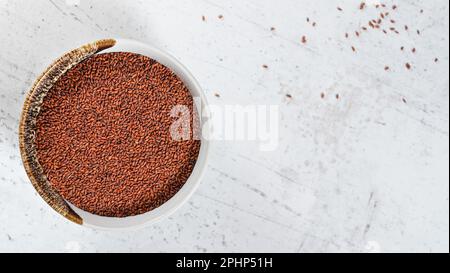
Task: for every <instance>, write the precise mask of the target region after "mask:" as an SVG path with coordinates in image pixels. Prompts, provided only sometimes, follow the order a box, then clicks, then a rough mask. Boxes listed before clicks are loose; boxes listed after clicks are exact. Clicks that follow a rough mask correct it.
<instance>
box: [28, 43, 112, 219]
mask: <svg viewBox="0 0 450 273" xmlns="http://www.w3.org/2000/svg"><path fill="white" fill-rule="evenodd" d="M115 44H116V41H115V40H113V39H106V40H99V41H95V42H93V43H90V44H87V45H84V46H82V47H80V48H77V49H74V50H72V51H70V52H68V53H66V54H64V55H63V56H61V57H60V58H59V59H57V60H56V61H55V62H53V64H52V65H50V66H49V67H48V68H47V69H46V70H45V71H44V73H42V75H41V76H40V77H39V78H38V79H37V80H36V81H35V82H34V84H33V87H32V88H31V90H30V91H29V92H28V94H27V97H26V100H25V102H24V105H23V109H22V116H21V120H20V125H19V144H20V154H21V156H22V161H23V165H24V167H25V170H26V172H27V174H28V177H29V178H30V181H31V183H32V184H33V186H34V188H35V189H36V191H37V192H38V193H39V194H40V195H41V196H42V198H43V199H44V200H45V201H46V202H47V203H48V204H49V205H50V206H51V207H52V208H53V209H54V210H56V211H57V212H58V213H60V214H61V215H62V216H64V217H66V218H67V219H69V220H70V221H73V222H75V223H77V224H80V225H81V224H83V219H82V218H81V217H80V216H79V215H78V214H77V213H75V212H74V211H73V210H72V209H71V208H70V206H69V205H68V204H67V202H66V201H65V200H64V198H62V197H61V195H60V194H59V193H58V192H57V191H56V190H54V189H53V187H52V185H51V184H50V182H49V181H48V179H47V177H46V176H45V173H44V170H43V169H42V166H41V165H40V164H39V161H38V158H37V152H36V146H35V138H36V119H37V117H38V115H39V111H40V109H41V105H42V102H43V100H44V98H45V96H46V95H47V93H48V92H49V90H50V89H51V88H52V87H53V85H54V84H55V83H56V82H57V81H58V79H59V78H60V77H61V76H62V75H64V73H66V72H67V71H68V70H69V69H71V68H72V67H74V66H75V65H77V64H78V63H80V62H82V61H83V60H85V59H87V58H89V57H91V56H93V55H94V54H96V53H98V52H100V51H102V50H104V49H107V48H110V47H113V46H114V45H115Z"/></svg>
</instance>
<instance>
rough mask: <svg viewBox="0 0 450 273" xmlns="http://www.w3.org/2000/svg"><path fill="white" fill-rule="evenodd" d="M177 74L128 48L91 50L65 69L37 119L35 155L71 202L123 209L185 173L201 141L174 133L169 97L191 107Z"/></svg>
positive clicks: (143, 208)
mask: <svg viewBox="0 0 450 273" xmlns="http://www.w3.org/2000/svg"><path fill="white" fill-rule="evenodd" d="M192 102H193V99H192V96H191V95H190V93H189V90H188V89H187V88H186V86H185V85H184V84H183V82H182V81H181V80H180V79H179V78H178V77H177V76H176V75H175V74H174V73H173V72H172V71H171V70H170V69H168V68H167V67H165V66H163V65H161V64H159V63H157V62H156V61H154V60H152V59H150V58H147V57H144V56H141V55H137V54H133V53H107V54H100V55H95V56H93V57H91V58H89V59H88V60H86V61H84V62H82V63H80V64H79V65H77V66H75V67H74V68H73V69H71V70H69V71H68V72H67V73H66V74H65V75H63V76H62V77H61V78H60V79H59V80H58V82H57V83H56V84H55V85H54V86H53V88H52V89H51V90H50V92H49V94H48V95H47V96H46V97H45V100H44V102H43V106H42V109H41V112H40V114H39V116H38V120H37V128H38V131H37V136H36V146H37V153H38V160H39V162H40V164H41V165H42V167H43V169H44V172H45V174H46V175H47V177H48V179H49V181H50V183H51V184H52V186H53V187H54V188H55V189H56V190H57V191H58V192H59V193H60V194H61V195H62V196H63V197H64V198H65V199H66V200H68V201H69V202H71V203H72V204H74V205H75V206H77V207H79V208H81V209H83V210H85V211H88V212H91V213H94V214H97V215H102V216H110V217H126V216H131V215H137V214H141V213H144V212H147V211H150V210H152V209H154V208H156V207H158V206H160V205H161V204H163V203H165V202H166V201H167V200H168V199H170V198H171V197H172V196H173V195H175V194H176V193H177V192H178V190H179V189H180V188H181V187H182V186H183V185H184V183H185V182H186V180H187V179H188V177H189V176H190V174H191V172H192V170H193V168H194V165H195V162H196V160H197V156H198V153H199V149H200V141H198V140H187V141H179V142H178V141H175V140H172V138H171V135H170V130H169V128H170V126H171V124H172V123H173V122H174V119H175V118H172V117H171V116H170V111H171V110H172V107H173V106H175V105H186V106H188V107H189V109H190V110H191V113H192V111H193V105H192Z"/></svg>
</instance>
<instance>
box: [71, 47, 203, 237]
mask: <svg viewBox="0 0 450 273" xmlns="http://www.w3.org/2000/svg"><path fill="white" fill-rule="evenodd" d="M115 40H116V41H117V43H116V45H115V46H113V47H112V48H109V49H107V50H104V51H102V52H101V53H108V52H132V53H137V54H141V55H144V56H147V57H150V58H152V59H154V60H156V61H158V62H159V63H161V64H163V65H165V66H167V67H169V68H170V69H172V70H173V71H174V72H175V74H176V75H177V76H178V77H179V78H180V79H181V80H182V81H183V82H184V84H185V85H186V86H187V87H188V89H189V91H190V92H191V94H192V96H193V97H194V98H199V103H198V104H197V105H196V107H197V110H198V113H199V118H200V124H201V126H202V127H201V128H202V138H201V147H200V152H199V156H198V159H197V163H196V164H195V167H194V169H193V171H192V173H191V176H190V177H189V179H188V180H187V181H186V183H185V184H184V185H183V187H182V188H181V189H180V190H179V191H178V192H177V194H175V195H174V196H173V197H172V198H171V199H170V200H169V201H167V202H166V203H164V204H163V205H161V206H160V207H158V208H156V209H154V210H152V211H149V212H147V213H144V214H140V215H137V216H130V217H125V218H115V217H103V216H99V215H95V214H92V213H89V212H86V211H84V210H81V209H79V208H77V207H75V206H74V205H72V204H70V203H69V202H68V203H69V205H70V206H71V208H72V209H73V210H74V211H75V212H76V213H77V214H78V215H79V216H80V217H81V218H82V219H83V225H84V226H88V227H93V228H100V229H130V228H137V227H142V226H144V225H149V224H151V223H154V222H156V221H158V220H161V219H162V218H164V217H167V216H168V215H170V214H172V213H173V212H174V211H175V210H177V209H178V208H179V207H181V206H182V205H183V204H184V203H185V202H186V201H187V200H188V199H189V198H190V197H191V195H192V194H193V193H194V191H195V190H196V189H197V187H198V186H199V184H200V181H201V179H202V176H203V174H204V172H205V169H206V167H207V159H208V153H209V145H210V144H209V141H208V140H207V135H208V133H209V129H208V128H207V126H206V121H207V119H208V118H209V113H208V112H207V109H206V106H207V102H206V98H205V95H204V94H203V92H202V89H201V87H200V85H199V84H198V82H197V81H196V80H195V78H194V77H193V76H192V74H191V73H190V72H189V71H188V70H187V69H186V67H184V66H183V65H182V64H181V63H180V62H179V61H178V60H177V59H175V58H174V57H173V56H171V55H170V54H168V53H166V52H164V51H162V50H160V49H157V48H155V47H153V46H150V45H147V44H143V43H140V42H137V41H132V40H126V39H115ZM101 53H100V54H101Z"/></svg>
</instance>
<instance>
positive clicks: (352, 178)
mask: <svg viewBox="0 0 450 273" xmlns="http://www.w3.org/2000/svg"><path fill="white" fill-rule="evenodd" d="M71 2H77V1H64V0H52V1H44V0H40V1H24V0H21V1H12V0H11V1H7V0H0V36H1V42H0V251H8V252H10V251H41V252H43V251H75V252H76V251H101V252H103V251H107V252H111V251H119V252H125V251H133V252H144V251H149V252H157V251H163V252H172V251H189V252H202V251H212V252H220V251H256V252H263V251H271V252H315V251H320V252H346V251H352V252H366V251H389V252H398V251H408V252H413V251H425V252H428V251H445V252H448V251H449V199H448V197H449V183H448V179H449V169H448V164H449V75H448V73H449V71H448V65H449V59H448V58H449V39H448V37H449V23H448V19H449V18H448V17H449V16H448V14H449V7H448V2H447V1H446V0H432V1H428V0H408V1H407V0H401V1H400V0H398V1H395V2H393V1H391V0H387V1H386V2H385V3H386V4H387V5H388V6H389V7H390V6H391V5H392V4H394V3H395V4H396V5H398V9H397V10H396V11H391V17H392V18H393V19H395V21H396V24H395V26H396V27H397V28H398V29H399V30H400V34H395V33H393V32H391V31H389V34H387V35H385V34H383V33H382V32H381V31H373V30H370V31H368V32H364V31H363V32H364V33H362V35H361V37H359V38H357V37H356V36H355V34H354V31H355V30H356V29H359V28H360V27H361V26H362V25H364V24H367V21H368V20H369V19H372V18H374V17H376V16H377V14H378V12H379V11H377V10H376V9H375V8H373V7H372V6H371V5H369V7H368V8H367V9H366V10H364V11H360V10H359V8H358V7H359V1H350V0H339V1H338V0H333V1H329V0H327V1H325V0H323V1H306V0H301V1H300V0H283V1H269V0H251V1H250V0H249V1H241V0H232V1H231V0H230V1H219V0H195V1H194V0H189V1H181V0H180V1H176V0H165V1H118V0H114V1H112V0H109V1H106V0H101V1H88V0H81V1H79V5H78V6H73V5H70V3H71ZM373 2H374V1H372V3H373ZM68 3H69V4H68ZM337 6H340V7H341V8H342V9H343V11H342V12H340V11H338V10H337V8H336V7H337ZM421 9H423V13H421V12H420V10H421ZM220 14H222V15H223V16H224V17H223V19H222V20H220V19H219V18H218V15H220ZM202 15H204V16H206V18H207V20H206V22H203V21H202V20H201V17H202ZM307 17H309V18H310V20H311V22H310V23H307V21H306V18H307ZM312 22H316V23H317V25H316V27H313V26H312V25H311V23H312ZM385 24H387V23H385ZM405 24H407V25H408V26H409V28H410V30H409V31H408V32H406V31H404V29H403V25H405ZM387 25H389V24H387ZM271 27H275V28H276V30H275V31H271V30H270V28H271ZM383 27H386V26H383ZM387 28H388V27H387ZM417 29H418V30H420V32H421V35H418V34H417V33H416V30H417ZM346 32H348V33H349V34H350V37H349V38H348V39H346V38H345V36H344V34H345V33H346ZM303 35H305V36H306V37H307V39H308V43H307V44H305V45H304V44H302V43H301V42H300V41H301V37H302V36H303ZM105 37H124V38H132V39H136V40H140V41H143V42H146V43H151V44H154V45H156V46H158V47H161V48H163V49H165V50H167V51H169V52H171V53H172V54H173V55H175V56H176V57H177V58H179V59H180V60H181V61H182V62H183V63H184V64H185V65H186V66H187V67H188V68H189V69H190V70H191V71H192V72H193V74H194V75H195V76H196V77H197V79H198V80H199V82H200V83H201V85H202V87H203V88H204V90H205V92H206V93H207V96H208V99H209V101H210V103H213V104H221V105H222V104H236V103H238V104H243V105H246V104H252V103H258V104H277V105H280V109H281V117H280V145H279V147H278V149H277V150H276V151H274V152H269V153H264V152H261V151H259V150H258V145H257V143H236V142H219V143H215V147H214V150H213V152H212V156H211V157H212V158H211V161H210V165H209V168H208V170H207V173H206V177H205V179H204V181H203V183H202V185H201V187H200V189H199V190H198V192H197V193H196V194H195V195H194V196H193V198H192V199H191V200H190V201H189V203H188V204H186V205H185V206H184V207H182V208H181V209H180V210H179V211H178V212H177V213H175V214H174V215H173V216H172V217H170V218H169V219H166V220H164V221H163V222H161V223H158V224H156V225H153V226H151V227H148V228H145V229H141V230H137V231H130V232H103V231H94V230H90V229H86V228H83V227H80V226H77V225H74V224H71V223H69V222H67V221H66V220H65V219H64V218H62V217H61V216H59V215H58V214H57V213H55V212H54V211H52V210H51V209H50V208H49V207H48V206H47V205H46V204H45V203H44V201H43V200H42V199H41V198H40V197H39V196H37V194H36V193H35V191H34V189H33V187H32V186H31V184H30V183H29V182H28V179H27V177H26V174H25V172H24V170H23V168H22V165H21V160H20V157H19V151H18V146H17V145H18V140H17V138H18V137H17V127H18V118H19V115H20V111H21V105H22V102H23V100H24V94H25V92H26V91H27V90H28V89H29V87H30V86H31V84H32V82H33V80H34V79H35V78H36V76H37V75H38V74H39V73H40V72H41V71H42V70H43V69H44V68H45V67H46V66H47V65H48V64H49V63H50V62H51V61H52V60H53V59H55V58H56V57H58V56H60V55H61V54H62V53H63V52H65V51H66V50H68V49H72V48H74V47H76V46H78V45H81V44H83V43H85V42H90V41H92V40H94V39H97V38H105ZM351 46H354V47H355V48H356V50H357V52H356V53H354V52H353V51H352V50H351ZM401 46H404V47H405V50H404V52H402V51H400V47H401ZM413 47H415V48H417V52H416V53H415V54H413V53H412V52H411V48H413ZM435 58H439V61H438V62H437V63H435V62H434V59H435ZM406 62H409V63H411V64H412V69H411V70H410V71H408V70H407V69H406V68H405V63H406ZM263 64H267V65H268V66H269V68H268V69H263V68H262V65H263ZM386 65H387V66H389V67H390V70H389V71H385V70H384V67H385V66H386ZM215 93H219V94H220V98H217V97H215V96H214V94H215ZM321 93H324V94H325V98H323V99H322V98H321ZM286 94H291V95H292V99H289V98H287V97H286ZM336 94H339V95H340V99H336V98H335V95H336Z"/></svg>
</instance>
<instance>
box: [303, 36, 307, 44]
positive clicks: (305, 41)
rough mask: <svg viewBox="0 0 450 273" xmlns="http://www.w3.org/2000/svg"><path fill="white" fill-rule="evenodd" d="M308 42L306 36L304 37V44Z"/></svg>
mask: <svg viewBox="0 0 450 273" xmlns="http://www.w3.org/2000/svg"><path fill="white" fill-rule="evenodd" d="M307 42H308V40H307V39H306V36H303V37H302V43H304V44H306V43H307Z"/></svg>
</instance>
